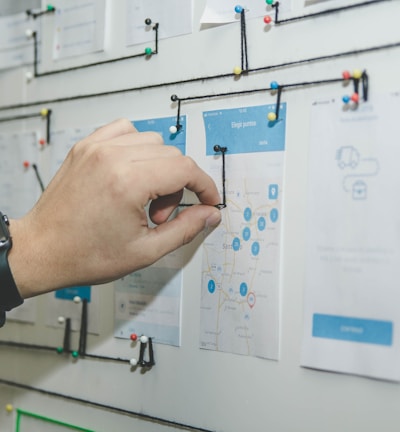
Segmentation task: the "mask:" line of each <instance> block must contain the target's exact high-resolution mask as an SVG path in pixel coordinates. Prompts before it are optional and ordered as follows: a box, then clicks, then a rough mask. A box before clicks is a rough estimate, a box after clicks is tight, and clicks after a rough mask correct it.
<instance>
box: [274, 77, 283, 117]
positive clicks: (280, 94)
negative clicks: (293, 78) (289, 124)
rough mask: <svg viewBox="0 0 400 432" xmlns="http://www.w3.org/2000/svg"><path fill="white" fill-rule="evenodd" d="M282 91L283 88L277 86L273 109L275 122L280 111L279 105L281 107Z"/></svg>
mask: <svg viewBox="0 0 400 432" xmlns="http://www.w3.org/2000/svg"><path fill="white" fill-rule="evenodd" d="M282 90H283V87H282V86H281V85H280V86H278V95H277V99H276V107H275V115H276V120H278V118H279V109H280V105H281V96H282Z"/></svg>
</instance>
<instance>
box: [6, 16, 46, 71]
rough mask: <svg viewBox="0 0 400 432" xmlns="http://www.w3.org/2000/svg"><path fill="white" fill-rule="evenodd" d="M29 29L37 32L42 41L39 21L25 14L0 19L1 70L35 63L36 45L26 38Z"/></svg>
mask: <svg viewBox="0 0 400 432" xmlns="http://www.w3.org/2000/svg"><path fill="white" fill-rule="evenodd" d="M27 29H31V30H32V31H35V32H36V33H37V39H38V41H40V27H39V25H38V21H37V20H34V19H32V18H28V16H27V15H26V14H25V13H20V14H15V15H9V16H5V17H0V35H1V38H0V69H7V68H12V67H17V66H21V65H24V64H27V63H33V52H34V43H33V39H28V38H27V37H26V33H25V31H26V30H27ZM39 45H40V44H39Z"/></svg>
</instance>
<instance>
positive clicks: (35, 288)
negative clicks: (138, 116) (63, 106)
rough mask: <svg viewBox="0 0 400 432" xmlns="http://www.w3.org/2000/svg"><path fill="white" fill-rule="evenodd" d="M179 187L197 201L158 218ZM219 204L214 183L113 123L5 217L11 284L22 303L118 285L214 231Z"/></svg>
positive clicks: (173, 203) (150, 136)
mask: <svg viewBox="0 0 400 432" xmlns="http://www.w3.org/2000/svg"><path fill="white" fill-rule="evenodd" d="M184 188H187V189H189V190H191V191H193V192H194V193H196V195H197V196H198V198H199V201H200V204H199V205H194V206H191V207H188V208H186V209H185V210H183V211H182V212H179V214H178V215H177V216H176V217H175V218H173V219H172V220H168V218H169V216H170V215H171V213H172V212H173V210H174V209H175V208H176V207H177V205H178V204H179V201H180V199H181V197H182V193H183V189H184ZM150 201H151V205H150V210H149V214H150V217H151V219H152V221H153V222H154V223H156V224H157V226H156V227H153V228H152V227H149V223H148V218H147V216H146V212H145V207H146V206H147V204H148V203H149V202H150ZM219 202H220V197H219V194H218V191H217V188H216V186H215V183H214V182H213V180H212V179H211V177H209V176H208V175H207V174H206V173H205V172H204V171H203V170H201V169H200V168H199V167H198V166H197V165H196V163H195V162H194V161H193V160H192V159H191V158H189V157H187V156H183V155H182V154H181V153H180V152H179V150H178V149H176V148H175V147H173V146H165V145H163V142H162V139H161V136H160V135H159V134H157V133H153V132H142V133H140V132H137V131H136V129H135V128H134V127H133V126H132V124H131V123H130V122H129V121H128V120H117V121H116V122H113V123H111V124H109V125H107V126H104V127H102V128H100V129H98V130H97V131H95V132H94V133H93V134H91V135H90V136H89V137H87V138H86V139H84V140H82V141H80V142H79V143H77V144H76V145H75V146H74V147H73V148H72V150H71V151H70V153H69V154H68V156H67V158H66V159H65V161H64V163H63V165H62V166H61V168H60V170H59V171H58V173H57V174H56V175H55V177H54V178H53V180H52V181H51V182H50V184H49V186H48V187H47V188H46V190H45V191H44V193H43V194H42V196H41V198H40V199H39V201H38V202H37V204H36V205H35V207H34V208H33V209H32V210H31V211H30V212H29V213H28V214H27V215H26V216H25V217H24V218H22V219H19V220H11V223H10V231H11V235H12V238H13V247H12V249H11V251H10V253H9V263H10V267H11V270H12V272H13V275H14V279H15V282H16V285H17V286H18V289H19V290H20V293H21V296H22V297H23V298H27V297H31V296H34V295H37V294H40V293H43V292H47V291H51V290H55V289H59V288H62V287H66V286H73V285H80V284H88V285H92V284H99V283H104V282H108V281H111V280H115V279H118V278H120V277H122V276H124V275H126V274H128V273H131V272H133V271H135V270H137V269H139V268H142V267H146V266H148V265H150V264H152V263H153V262H155V261H157V260H158V259H159V258H161V257H162V256H163V255H165V254H167V253H169V252H171V251H172V250H174V249H176V248H178V247H179V246H182V245H183V244H186V243H188V242H190V241H191V240H192V239H193V238H194V237H195V236H196V235H197V234H198V233H199V232H201V231H202V230H203V229H204V228H207V227H214V226H216V225H218V223H219V222H220V219H221V215H220V211H219V210H218V209H216V208H215V207H214V205H215V204H217V203H219Z"/></svg>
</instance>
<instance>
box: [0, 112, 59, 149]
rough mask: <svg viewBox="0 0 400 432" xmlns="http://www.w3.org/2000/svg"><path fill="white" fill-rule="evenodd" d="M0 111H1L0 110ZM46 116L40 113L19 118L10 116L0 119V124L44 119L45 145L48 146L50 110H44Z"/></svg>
mask: <svg viewBox="0 0 400 432" xmlns="http://www.w3.org/2000/svg"><path fill="white" fill-rule="evenodd" d="M0 111H1V109H0ZM45 111H46V114H45V115H43V114H42V113H39V114H23V115H19V116H12V117H4V118H0V123H5V122H9V121H15V120H26V119H29V118H36V117H40V118H45V119H46V142H47V144H50V117H51V110H50V109H49V110H45Z"/></svg>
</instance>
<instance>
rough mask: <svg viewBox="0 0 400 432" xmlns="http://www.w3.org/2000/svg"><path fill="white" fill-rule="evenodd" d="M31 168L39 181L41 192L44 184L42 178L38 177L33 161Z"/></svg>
mask: <svg viewBox="0 0 400 432" xmlns="http://www.w3.org/2000/svg"><path fill="white" fill-rule="evenodd" d="M32 168H33V170H34V171H35V175H36V178H37V181H38V183H39V186H40V189H41V190H42V192H44V184H43V181H42V178H41V177H40V174H39V170H38V167H37V165H36V164H35V163H33V164H32Z"/></svg>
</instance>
